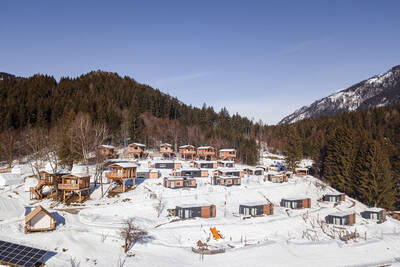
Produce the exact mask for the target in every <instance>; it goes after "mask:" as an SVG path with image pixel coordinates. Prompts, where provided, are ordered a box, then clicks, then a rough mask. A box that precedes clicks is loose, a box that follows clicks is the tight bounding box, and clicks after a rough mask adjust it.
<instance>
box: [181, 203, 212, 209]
mask: <svg viewBox="0 0 400 267" xmlns="http://www.w3.org/2000/svg"><path fill="white" fill-rule="evenodd" d="M211 205H213V204H211V203H207V202H203V203H193V204H180V205H177V206H176V207H179V208H194V207H204V206H211Z"/></svg>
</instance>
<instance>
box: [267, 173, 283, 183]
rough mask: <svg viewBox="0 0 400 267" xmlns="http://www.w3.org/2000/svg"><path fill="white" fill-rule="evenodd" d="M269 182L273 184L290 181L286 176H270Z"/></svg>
mask: <svg viewBox="0 0 400 267" xmlns="http://www.w3.org/2000/svg"><path fill="white" fill-rule="evenodd" d="M267 177H268V181H270V182H272V183H284V182H287V181H288V177H287V176H286V175H285V174H268V176H267Z"/></svg>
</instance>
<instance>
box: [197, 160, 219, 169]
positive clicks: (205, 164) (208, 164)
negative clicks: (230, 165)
mask: <svg viewBox="0 0 400 267" xmlns="http://www.w3.org/2000/svg"><path fill="white" fill-rule="evenodd" d="M193 167H194V168H200V169H216V168H217V167H218V165H217V162H216V161H207V160H196V161H194V162H193Z"/></svg>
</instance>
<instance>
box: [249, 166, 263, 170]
mask: <svg viewBox="0 0 400 267" xmlns="http://www.w3.org/2000/svg"><path fill="white" fill-rule="evenodd" d="M249 170H252V171H263V170H264V169H263V168H259V167H249Z"/></svg>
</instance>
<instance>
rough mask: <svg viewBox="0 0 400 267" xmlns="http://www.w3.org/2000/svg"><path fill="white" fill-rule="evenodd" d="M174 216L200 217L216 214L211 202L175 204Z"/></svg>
mask: <svg viewBox="0 0 400 267" xmlns="http://www.w3.org/2000/svg"><path fill="white" fill-rule="evenodd" d="M175 210H176V216H178V217H179V218H182V219H188V218H194V217H201V218H211V217H215V216H216V208H215V205H213V204H208V203H204V204H183V205H179V206H176V208H175Z"/></svg>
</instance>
